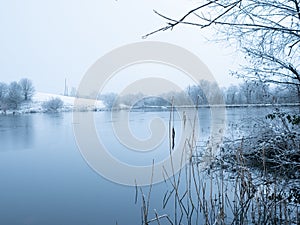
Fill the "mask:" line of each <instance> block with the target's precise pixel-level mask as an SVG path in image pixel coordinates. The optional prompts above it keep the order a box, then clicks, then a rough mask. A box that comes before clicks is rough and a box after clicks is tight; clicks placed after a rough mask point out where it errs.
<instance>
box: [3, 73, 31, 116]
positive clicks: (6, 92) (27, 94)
mask: <svg viewBox="0 0 300 225" xmlns="http://www.w3.org/2000/svg"><path fill="white" fill-rule="evenodd" d="M34 93H35V88H34V86H33V83H32V81H31V80H29V79H27V78H22V79H21V80H19V81H18V82H17V81H13V82H11V83H9V84H6V83H3V82H0V110H2V111H4V112H6V110H10V109H13V110H14V109H18V108H19V107H20V105H21V104H22V103H23V102H27V101H30V100H31V98H32V96H33V95H34Z"/></svg>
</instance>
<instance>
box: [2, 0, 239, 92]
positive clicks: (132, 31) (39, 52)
mask: <svg viewBox="0 0 300 225" xmlns="http://www.w3.org/2000/svg"><path fill="white" fill-rule="evenodd" d="M195 4H196V1H188V0H186V1H183V0H177V1H174V0H164V1H161V0H151V1H150V0H148V1H145V0H130V1H123V0H118V1H115V0H106V1H103V0H102V1H101V0H87V1H81V0H72V1H71V0H70V1H67V0H60V1H59V0H51V1H40V0H26V1H22V0H10V1H3V2H2V3H1V8H0V28H1V35H0V64H1V66H0V81H3V82H7V83H8V82H10V81H13V80H19V79H20V78H22V77H28V78H30V79H31V80H32V81H33V83H34V85H35V87H36V89H37V91H42V92H49V93H63V91H64V80H65V78H66V79H67V81H68V86H69V87H72V86H73V87H77V86H78V84H79V83H80V80H81V78H82V77H83V76H84V74H85V72H86V71H87V70H88V68H89V67H90V66H91V65H92V64H93V63H94V62H95V61H96V60H97V59H99V58H100V57H101V56H103V55H104V54H105V53H107V52H109V51H111V50H112V49H115V48H117V47H120V46H122V45H125V44H130V43H132V42H137V41H144V40H143V39H142V38H141V37H142V36H143V35H145V34H147V33H149V32H151V31H153V30H155V29H157V28H160V27H161V26H163V25H164V24H165V21H164V20H163V19H162V18H159V17H158V16H157V15H155V14H154V12H153V9H155V10H158V11H159V12H161V13H163V14H166V15H168V16H174V17H178V16H182V15H183V14H184V12H185V11H186V10H188V9H191V8H192V7H193V6H196V5H195ZM210 32H211V31H209V30H205V31H203V30H200V29H197V28H195V27H187V26H180V27H176V29H174V30H173V31H166V32H161V33H158V34H155V35H153V36H151V37H149V38H148V39H147V40H155V41H164V42H168V43H172V44H177V45H179V46H181V47H184V48H186V49H188V50H190V51H191V52H193V53H194V54H196V55H197V56H198V57H199V58H200V59H201V60H202V61H203V62H204V63H205V64H206V65H207V66H208V68H209V69H210V71H211V72H212V73H213V75H214V76H215V78H216V80H217V81H218V82H219V85H220V86H228V85H229V84H230V83H232V82H235V79H233V78H232V77H230V76H229V75H228V74H229V69H234V68H236V67H237V64H238V61H239V60H238V59H237V56H236V55H235V54H232V52H234V50H233V49H230V48H225V47H224V46H226V44H215V43H212V42H208V41H207V40H206V38H205V37H209V36H210ZM131 71H134V68H133V69H131ZM161 73H164V71H163V69H162V71H161ZM136 74H137V73H136ZM136 76H137V77H138V76H139V75H138V74H137V75H136ZM141 76H142V75H141ZM122 77H123V78H120V79H124V76H123V75H122ZM117 80H118V79H117ZM119 81H120V80H119ZM127 81H128V80H127ZM121 83H123V84H124V82H121ZM116 85H117V84H116ZM117 88H118V87H117V86H115V87H112V88H111V89H112V91H114V89H117Z"/></svg>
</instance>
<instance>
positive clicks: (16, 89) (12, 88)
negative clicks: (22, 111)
mask: <svg viewBox="0 0 300 225" xmlns="http://www.w3.org/2000/svg"><path fill="white" fill-rule="evenodd" d="M22 101H23V92H22V87H21V86H20V85H19V84H18V83H17V82H16V81H14V82H12V83H10V85H9V86H8V92H7V97H6V102H7V104H8V107H9V108H11V109H17V108H18V107H19V105H20V103H21V102H22Z"/></svg>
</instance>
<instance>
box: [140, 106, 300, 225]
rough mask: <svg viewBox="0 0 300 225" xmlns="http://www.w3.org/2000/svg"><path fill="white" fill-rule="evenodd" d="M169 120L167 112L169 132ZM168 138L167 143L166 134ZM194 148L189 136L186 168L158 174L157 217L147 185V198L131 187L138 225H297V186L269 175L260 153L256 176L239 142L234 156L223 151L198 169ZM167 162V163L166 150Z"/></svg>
mask: <svg viewBox="0 0 300 225" xmlns="http://www.w3.org/2000/svg"><path fill="white" fill-rule="evenodd" d="M173 114H174V109H173V107H172V109H171V112H170V123H169V130H170V131H171V130H172V126H173V125H172V118H173ZM194 124H195V121H194ZM169 138H170V143H171V142H172V136H171V134H170V137H169ZM196 143H197V140H196V137H195V135H194V132H192V137H189V138H188V139H187V141H186V150H185V152H189V154H187V157H188V159H187V161H188V163H187V165H186V166H185V167H184V168H183V169H182V170H180V171H179V172H178V173H177V174H174V173H173V174H167V172H166V171H164V175H165V177H166V179H165V181H164V182H165V184H166V190H165V194H164V195H163V196H164V197H163V198H162V199H161V204H162V210H161V212H158V211H157V210H156V209H152V208H151V207H150V205H151V204H150V202H151V198H152V197H155V196H151V195H152V194H153V186H152V184H151V185H150V187H149V188H148V192H147V195H146V194H145V193H144V192H143V188H141V187H140V188H138V187H137V191H139V193H140V194H141V196H142V197H141V203H142V205H141V215H142V224H143V225H149V224H158V225H160V224H170V225H181V224H187V225H198V224H199V225H217V224H220V225H223V224H234V225H239V224H270V225H271V224H286V225H290V224H296V225H298V224H300V192H299V191H300V190H299V189H298V187H297V184H299V180H297V181H291V180H285V179H283V178H282V177H278V176H274V174H270V173H269V172H268V167H267V164H266V161H265V160H264V159H265V155H264V151H262V155H261V157H262V158H263V160H262V166H261V167H260V170H256V169H253V168H251V167H249V166H248V164H247V163H246V158H245V155H246V154H245V153H244V152H243V150H244V140H243V139H242V140H241V141H240V142H239V146H237V147H236V148H235V152H234V155H231V156H230V157H228V154H227V153H226V151H224V149H223V150H221V151H220V153H219V155H218V156H216V158H215V159H214V160H213V161H212V162H210V163H209V164H208V165H207V167H205V168H203V163H204V162H203V161H206V162H207V160H205V157H207V155H206V156H201V154H200V151H199V146H197V144H196ZM170 146H171V144H170ZM201 151H203V149H201ZM170 157H171V159H172V151H171V147H170ZM229 158H230V160H228V159H229ZM171 161H172V160H171ZM229 161H230V163H228V162H229ZM291 182H295V183H294V184H293V185H292V184H291ZM157 207H158V206H157Z"/></svg>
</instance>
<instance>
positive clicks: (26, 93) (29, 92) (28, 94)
mask: <svg viewBox="0 0 300 225" xmlns="http://www.w3.org/2000/svg"><path fill="white" fill-rule="evenodd" d="M19 85H20V86H21V87H22V93H23V98H24V100H25V101H27V100H31V98H32V96H33V95H34V92H35V88H34V86H33V84H32V81H31V80H29V79H27V78H22V79H21V80H20V81H19Z"/></svg>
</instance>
